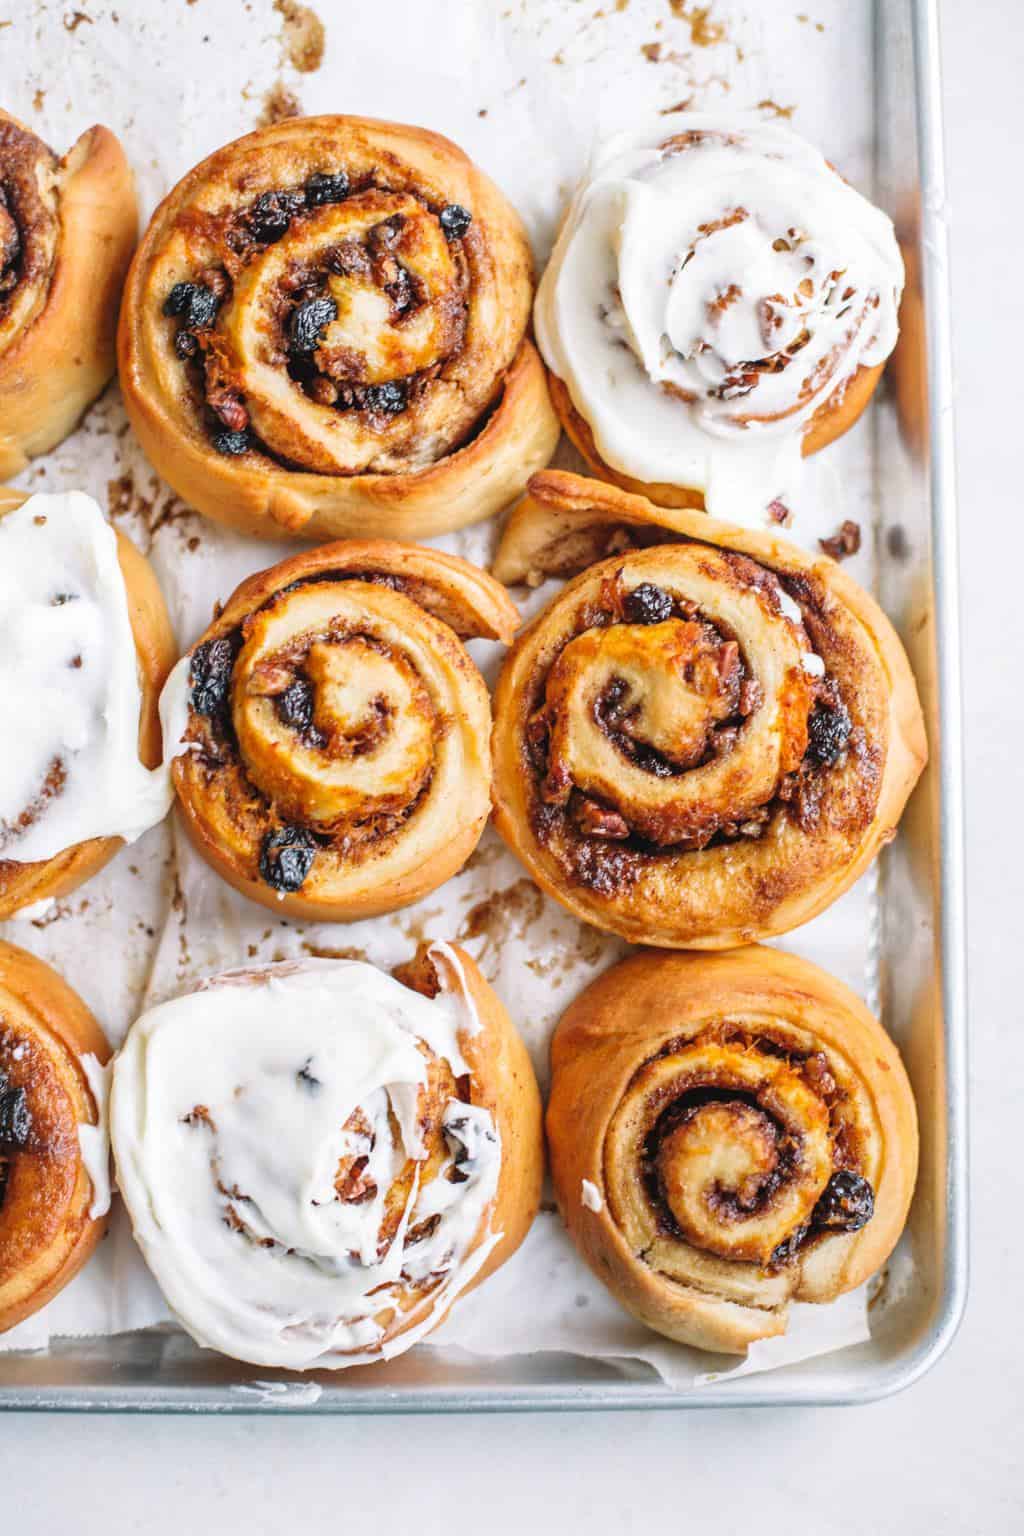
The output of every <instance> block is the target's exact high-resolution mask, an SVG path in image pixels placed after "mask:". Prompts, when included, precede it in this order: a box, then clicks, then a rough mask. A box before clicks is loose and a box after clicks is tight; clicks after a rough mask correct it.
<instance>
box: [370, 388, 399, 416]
mask: <svg viewBox="0 0 1024 1536" xmlns="http://www.w3.org/2000/svg"><path fill="white" fill-rule="evenodd" d="M365 399H366V406H367V409H368V410H371V411H376V412H378V413H379V414H380V415H382V416H397V415H398V414H399V413H400V412H401V411H404V410H405V407H406V405H407V404H408V403H409V402H408V397H407V395H406V389H405V385H404V384H399V383H396V382H395V381H392V382H391V383H389V384H371V385H370V387H369V389H368V390H367V391H366V396H365Z"/></svg>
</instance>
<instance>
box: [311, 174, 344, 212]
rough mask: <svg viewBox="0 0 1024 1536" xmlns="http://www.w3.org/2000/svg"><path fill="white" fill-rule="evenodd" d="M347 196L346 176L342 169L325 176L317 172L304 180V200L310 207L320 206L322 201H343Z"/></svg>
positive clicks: (322, 203)
mask: <svg viewBox="0 0 1024 1536" xmlns="http://www.w3.org/2000/svg"><path fill="white" fill-rule="evenodd" d="M346 197H348V177H347V176H346V175H345V172H344V171H335V172H334V173H333V175H330V176H326V175H323V174H322V173H321V172H319V171H318V172H317V173H316V175H315V176H311V177H310V178H309V180H308V181H307V182H306V202H307V204H308V205H309V207H310V208H321V207H322V206H323V205H324V203H343V202H344V201H345V199H346Z"/></svg>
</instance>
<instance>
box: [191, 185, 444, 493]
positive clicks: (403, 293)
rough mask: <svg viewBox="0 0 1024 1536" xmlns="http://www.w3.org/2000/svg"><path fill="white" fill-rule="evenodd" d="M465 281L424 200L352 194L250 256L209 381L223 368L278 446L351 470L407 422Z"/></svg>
mask: <svg viewBox="0 0 1024 1536" xmlns="http://www.w3.org/2000/svg"><path fill="white" fill-rule="evenodd" d="M467 281H468V278H467V273H466V270H465V265H464V259H463V258H462V256H461V254H460V253H458V252H456V251H455V249H454V248H453V246H452V244H451V243H450V242H449V241H448V240H447V239H446V238H445V234H444V231H443V229H442V227H441V223H440V220H439V218H438V216H437V215H435V214H434V213H433V212H432V211H431V209H430V208H429V207H427V205H426V204H425V203H423V202H421V201H420V200H419V199H417V198H415V197H413V196H411V195H409V194H407V193H396V192H388V191H381V190H377V189H371V190H368V191H366V192H363V193H360V194H357V195H353V196H352V197H349V198H348V199H346V200H345V201H344V202H342V203H338V204H334V205H331V206H328V207H324V208H321V209H318V210H317V211H316V212H315V213H311V214H307V215H306V216H305V217H304V218H303V219H302V220H301V221H299V222H298V223H296V224H295V225H294V226H293V228H292V231H291V233H290V235H289V237H288V238H287V239H286V240H282V241H280V242H277V243H275V244H273V245H270V246H268V247H267V248H266V249H265V250H262V251H261V252H260V253H259V254H257V255H254V256H252V257H251V258H250V260H249V261H248V264H247V265H246V266H245V267H244V269H243V270H242V271H241V272H240V273H239V275H238V277H237V278H236V280H235V283H234V288H233V291H232V293H231V296H230V298H228V299H227V300H226V302H225V303H224V306H223V308H222V310H221V312H220V315H219V317H218V328H219V337H218V340H217V342H216V343H215V344H213V345H212V346H211V345H210V344H208V353H209V355H208V359H207V375H208V381H209V376H210V374H211V371H212V373H213V374H214V375H216V374H217V373H218V371H222V372H223V374H224V376H225V378H226V379H227V380H228V381H229V382H230V385H231V388H232V389H233V390H237V391H238V392H240V393H241V394H242V395H243V396H244V398H245V405H246V409H247V412H248V416H249V419H250V421H251V424H252V426H253V428H254V429H255V431H256V432H257V433H258V434H259V436H260V438H261V439H262V440H263V441H264V442H265V443H266V444H267V446H268V447H269V448H271V449H272V450H273V451H274V452H276V453H279V454H281V455H282V456H285V457H291V458H295V457H300V458H301V460H302V462H304V463H311V464H312V465H313V467H316V468H319V469H321V470H323V471H325V472H335V473H337V472H346V471H354V470H356V469H358V468H360V467H361V456H362V455H363V454H364V453H365V452H366V451H367V446H366V444H367V441H371V440H376V439H379V437H380V435H381V434H382V433H386V434H389V435H394V434H395V433H399V434H401V433H402V432H403V431H404V430H405V429H404V428H403V425H402V423H401V420H400V418H401V416H402V415H403V413H404V412H405V410H406V408H407V406H408V405H409V404H410V403H411V401H412V399H413V397H414V395H415V394H416V391H417V390H418V389H419V388H420V385H421V383H422V382H425V381H427V380H428V379H430V378H432V377H434V376H435V375H436V373H437V371H438V370H440V369H441V368H442V367H443V365H444V364H445V362H446V361H447V360H448V359H449V358H450V357H452V356H453V354H455V353H456V352H457V351H458V349H459V347H460V346H461V344H462V341H463V337H464V333H465V326H466V302H467V301H466V285H467ZM216 382H217V381H216V378H215V379H214V383H215V384H216ZM300 448H301V453H300V452H299V450H300Z"/></svg>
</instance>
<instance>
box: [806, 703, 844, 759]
mask: <svg viewBox="0 0 1024 1536" xmlns="http://www.w3.org/2000/svg"><path fill="white" fill-rule="evenodd" d="M852 729H853V722H852V721H851V719H850V716H849V713H848V712H847V710H846V708H845V706H844V705H842V704H839V705H837V706H836V707H835V708H834V709H833V708H830V707H829V706H828V705H823V704H818V705H816V706H815V708H814V709H812V711H811V713H810V716H809V717H808V720H807V734H808V738H809V742H808V748H807V750H808V752H809V753H810V755H811V756H812V757H814V758H816V759H817V761H818V762H819V763H821V764H822V765H823V766H824V767H826V768H831V767H833V766H834V764H836V763H837V762H838V761H839V759H840V758H841V757H842V755H843V753H844V752H845V751H846V744H847V742H848V741H849V739H850V732H851V731H852Z"/></svg>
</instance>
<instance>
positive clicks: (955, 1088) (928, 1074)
mask: <svg viewBox="0 0 1024 1536" xmlns="http://www.w3.org/2000/svg"><path fill="white" fill-rule="evenodd" d="M511 9H512V7H511V6H510V11H509V13H508V14H510V13H511ZM520 9H521V10H522V12H523V13H524V14H527V15H528V13H529V3H528V0H527V3H525V4H523V5H522V6H521V7H520ZM571 9H573V10H575V11H578V10H579V9H580V8H579V7H571ZM607 9H608V10H609V11H610V10H611V9H612V7H611V6H609V7H607ZM670 10H674V11H675V12H676V14H677V16H678V13H679V12H680V11H683V12H687V13H688V14H689V15H690V16H692V15H693V13H694V12H695V10H696V8H692V7H685V6H683V7H678V6H677V7H671V8H670V7H669V6H668V4H667V0H666V5H665V12H666V15H668V14H669V12H670ZM854 13H856V14H854ZM76 14H78V13H76ZM597 14H598V15H601V14H602V12H601V11H598V12H597ZM714 19H715V11H714V7H712V8H711V15H710V20H711V21H712V23H713V22H714ZM793 19H794V20H795V21H796V22H797V23H799V24H801V25H802V26H803V27H804V28H805V29H806V32H807V35H808V36H809V35H810V33H811V32H812V31H813V30H815V29H817V28H818V27H819V23H818V22H817V21H816V19H815V17H814V15H813V14H808V15H802V14H801V15H798V16H796V17H795V18H793ZM82 25H83V26H90V25H91V23H90V22H89V21H88V19H87V20H86V22H84V23H83V24H82ZM829 25H830V26H833V25H834V26H836V27H837V28H839V30H840V32H842V31H843V30H844V29H848V30H849V33H850V35H851V37H853V36H856V38H857V40H858V41H857V47H858V48H862V47H863V46H864V38H865V37H869V38H870V39H871V42H870V48H871V58H872V59H873V68H867V69H866V70H865V71H864V74H865V82H866V85H867V87H868V88H869V89H871V90H872V91H873V103H872V118H873V124H874V132H873V146H872V148H873V162H874V187H873V189H872V188H871V187H870V186H868V185H866V184H865V190H868V191H869V192H872V191H873V195H874V198H875V200H876V201H877V202H879V203H880V204H881V205H882V206H883V207H885V208H886V209H887V210H888V211H889V212H890V213H891V214H892V216H893V218H894V220H895V222H896V225H897V232H898V234H899V237H900V240H901V242H902V243H903V246H904V250H905V253H906V256H907V264H908V276H909V283H908V292H907V298H906V301H905V308H904V312H903V319H904V328H903V337H902V340H901V343H900V348H899V351H898V353H897V355H896V357H895V358H894V359H893V362H892V364H891V365H890V369H889V371H888V375H887V378H888V387H887V388H886V390H885V391H884V393H883V398H882V399H880V400H879V401H878V402H877V403H876V404H875V405H874V406H873V407H872V410H871V412H870V428H869V430H870V432H871V434H872V444H871V449H872V453H871V461H872V465H873V487H872V501H873V510H874V515H875V523H874V532H875V549H876V556H877V558H876V572H875V574H876V585H877V589H878V591H879V594H880V596H881V598H882V601H883V603H884V605H885V607H886V608H887V610H888V612H889V613H890V615H891V616H892V617H893V619H894V621H895V623H896V625H897V627H898V628H899V630H900V632H901V634H902V636H903V639H904V641H905V643H906V645H907V648H908V651H909V653H910V656H911V660H912V662H913V664H914V667H915V671H916V673H917V677H918V681H919V685H920V688H921V693H922V698H923V701H924V705H925V711H926V716H927V720H928V726H929V738H930V743H931V750H932V757H931V762H930V765H929V768H928V770H927V773H926V775H925V777H924V779H923V781H922V783H921V785H920V786H919V788H918V790H917V791H916V794H915V796H914V798H913V800H912V802H911V805H910V807H909V808H908V811H907V814H906V816H905V818H904V821H903V824H902V828H901V833H900V836H899V838H898V839H897V841H896V842H895V843H894V844H893V845H892V847H891V848H889V849H888V850H887V851H886V853H885V854H884V855H883V859H882V862H881V871H880V914H881V921H880V924H879V930H878V957H877V959H878V965H877V975H878V986H879V1001H880V1005H881V1009H882V1015H883V1018H884V1020H885V1022H886V1024H887V1027H888V1028H889V1029H890V1031H891V1032H892V1034H893V1035H894V1036H895V1038H896V1040H897V1042H898V1043H899V1045H900V1047H901V1050H902V1051H903V1053H904V1058H905V1060H906V1063H907V1066H908V1070H909V1072H910V1076H911V1079H912V1081H913V1084H914V1089H915V1093H916V1096H917V1101H918V1106H919V1109H920V1118H921V1131H922V1162H921V1175H920V1181H919V1186H918V1191H917V1195H916V1198H915V1203H914V1207H913V1210H912V1213H911V1220H910V1224H909V1228H908V1233H907V1236H906V1238H905V1239H904V1242H903V1244H902V1245H901V1249H900V1250H898V1251H897V1255H896V1256H895V1257H894V1260H893V1262H892V1263H891V1264H890V1266H889V1269H888V1271H887V1273H886V1275H885V1277H883V1282H882V1285H881V1287H880V1288H879V1290H878V1291H877V1293H876V1296H875V1300H874V1304H873V1306H872V1310H871V1314H870V1318H871V1337H870V1340H869V1341H867V1342H865V1343H864V1344H861V1345H857V1346H855V1347H853V1348H849V1349H846V1350H843V1351H841V1352H839V1353H835V1354H831V1355H825V1356H820V1357H818V1358H816V1359H812V1360H808V1361H804V1362H802V1363H800V1364H796V1365H791V1366H787V1367H785V1368H783V1369H781V1370H776V1371H773V1372H771V1373H766V1374H760V1375H752V1376H745V1377H744V1376H739V1377H736V1378H733V1379H724V1380H720V1381H718V1382H715V1383H713V1384H708V1385H707V1386H702V1387H697V1388H687V1389H686V1390H680V1389H679V1388H675V1387H671V1386H667V1385H665V1384H663V1383H662V1382H660V1381H659V1380H658V1379H657V1377H656V1376H655V1375H654V1374H653V1373H652V1372H651V1371H650V1369H649V1368H645V1367H643V1366H642V1365H640V1364H639V1363H638V1362H632V1363H627V1362H614V1361H601V1360H593V1359H584V1358H581V1357H579V1356H575V1355H571V1354H553V1353H547V1354H539V1355H533V1356H515V1357H508V1358H506V1359H504V1360H500V1361H482V1360H479V1359H474V1358H473V1357H469V1356H467V1357H465V1358H464V1359H460V1360H459V1361H457V1362H453V1361H452V1359H451V1358H449V1357H446V1358H445V1359H444V1361H443V1362H441V1361H440V1360H439V1358H438V1356H437V1355H436V1353H434V1352H433V1351H432V1350H431V1349H430V1348H429V1347H421V1348H420V1349H418V1350H415V1351H412V1352H411V1353H410V1354H409V1355H406V1356H404V1357H402V1358H400V1359H398V1360H395V1361H392V1362H390V1363H389V1364H388V1365H386V1366H375V1367H372V1368H369V1369H361V1370H353V1371H347V1372H344V1373H340V1374H337V1375H331V1374H329V1373H321V1374H318V1375H316V1376H315V1377H314V1378H299V1377H294V1376H288V1375H287V1374H285V1373H274V1372H265V1371H254V1370H250V1369H248V1368H246V1367H243V1366H239V1365H237V1364H235V1363H234V1362H232V1361H229V1360H226V1359H223V1358H221V1357H219V1356H216V1355H213V1354H211V1353H209V1352H206V1351H203V1350H200V1349H198V1348H197V1347H196V1346H195V1345H193V1344H192V1343H191V1341H190V1340H189V1339H188V1338H187V1337H185V1336H184V1335H183V1334H182V1333H181V1332H180V1331H178V1330H170V1329H167V1330H165V1329H153V1330H147V1331H145V1332H138V1333H126V1334H120V1335H116V1336H113V1337H98V1338H74V1339H71V1338H69V1339H63V1340H56V1341H54V1342H52V1343H51V1345H50V1347H49V1348H48V1349H45V1350H36V1351H32V1352H24V1353H6V1354H0V1407H6V1408H14V1409H20V1410H25V1409H41V1410H84V1409H89V1410H97V1411H117V1412H123V1411H166V1412H210V1413H230V1412H261V1413H264V1412H266V1413H280V1412H288V1413H295V1412H317V1413H344V1412H365V1413H370V1412H373V1413H380V1412H392V1411H442V1412H443V1411H448V1412H464V1411H467V1410H475V1411H480V1410H508V1409H532V1410H536V1409H580V1408H628V1407H636V1408H652V1407H721V1406H737V1405H744V1406H753V1405H782V1404H805V1405H806V1404H828V1403H851V1402H857V1401H866V1400H869V1399H872V1398H876V1397H880V1396H883V1395H885V1394H887V1393H890V1392H894V1391H897V1390H899V1389H900V1388H902V1387H905V1386H908V1385H909V1384H910V1383H912V1382H913V1381H914V1380H916V1379H917V1378H918V1377H919V1376H920V1375H921V1374H922V1373H923V1372H924V1371H925V1370H927V1369H928V1368H929V1366H930V1365H931V1364H933V1363H934V1362H935V1361H936V1360H937V1359H938V1358H939V1356H940V1355H941V1354H942V1353H943V1351H944V1350H945V1348H946V1347H947V1345H948V1343H949V1341H950V1340H951V1338H952V1336H953V1334H954V1332H955V1330H956V1327H957V1324H958V1322H959V1319H960V1316H961V1313H962V1310H963V1306H964V1302H965V1298H966V1287H967V1254H966V1189H967V1177H966V1157H967V1151H966V1083H967V1073H966V1003H965V965H964V914H963V866H962V842H963V825H962V822H963V790H962V772H961V736H960V677H959V631H958V623H959V619H958V602H957V548H956V509H955V499H954V465H953V435H952V414H951V412H952V406H951V402H952V372H951V360H950V336H949V296H948V281H947V234H946V205H945V185H944V176H943V161H942V130H941V104H940V77H939V56H938V33H937V17H936V4H935V0H877V3H875V4H874V5H872V4H870V3H868V4H865V5H856V6H855V5H844V6H834V7H832V9H831V11H830V13H829ZM652 36H654V37H656V38H659V37H661V36H662V34H661V33H660V32H659V33H657V34H652ZM2 41H3V40H2V38H0V46H2ZM454 41H455V42H456V43H457V36H456V38H455V39H454ZM652 46H653V45H652ZM666 46H667V45H666V44H665V43H663V42H662V43H659V45H658V47H659V50H660V49H663V48H665V47H666ZM762 46H763V48H764V49H765V50H766V51H767V52H768V53H770V51H771V48H772V46H773V38H772V35H771V32H770V30H769V31H768V35H767V36H765V37H764V38H763V39H762ZM779 46H782V44H781V43H780V44H779ZM786 46H789V44H788V42H787V44H786ZM738 51H739V50H737V52H738ZM652 62H654V61H653V60H652ZM869 62H870V61H869ZM576 74H577V80H580V79H582V81H583V83H584V87H585V83H586V79H587V62H586V49H585V47H583V48H582V50H581V57H580V59H579V60H577V69H576ZM699 83H700V84H701V85H703V86H705V87H707V88H708V89H711V88H712V87H713V82H712V81H710V80H709V81H701V82H699ZM73 84H75V85H76V86H79V87H81V88H83V89H85V88H87V87H86V82H85V80H84V79H83V80H81V81H78V82H73ZM183 88H184V81H183ZM338 105H339V107H342V108H343V107H344V103H339V104H338ZM768 105H769V106H772V107H774V106H776V104H775V103H770V104H768ZM781 110H783V111H785V110H786V108H785V104H784V103H783V104H782V107H781ZM97 115H101V114H100V110H99V104H98V105H97ZM797 126H802V124H801V123H799V122H798V123H797ZM131 149H132V146H131V144H130V142H129V150H130V151H131ZM184 168H185V167H184V166H182V167H181V168H180V169H182V170H183V169H184ZM140 170H141V171H142V174H143V178H144V177H145V168H144V167H141V166H140ZM793 947H794V948H797V949H799V936H797V937H796V941H795V942H794V946H793Z"/></svg>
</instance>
